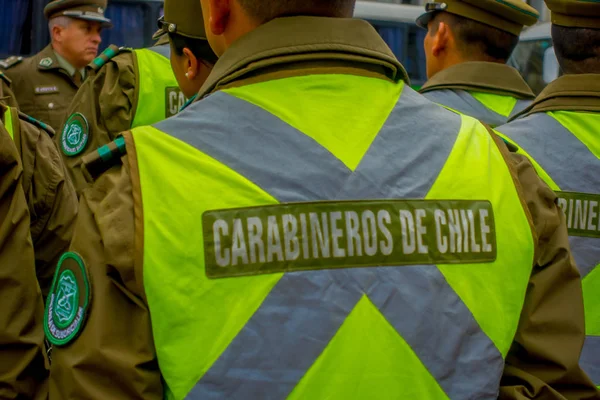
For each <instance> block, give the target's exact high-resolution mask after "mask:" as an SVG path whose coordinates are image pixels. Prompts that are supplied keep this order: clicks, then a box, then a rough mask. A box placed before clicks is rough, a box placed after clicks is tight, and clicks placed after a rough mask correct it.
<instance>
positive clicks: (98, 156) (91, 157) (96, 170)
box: [82, 136, 127, 182]
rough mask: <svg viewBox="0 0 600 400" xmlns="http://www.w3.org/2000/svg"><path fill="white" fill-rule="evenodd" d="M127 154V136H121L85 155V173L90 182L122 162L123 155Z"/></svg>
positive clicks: (83, 161)
mask: <svg viewBox="0 0 600 400" xmlns="http://www.w3.org/2000/svg"><path fill="white" fill-rule="evenodd" d="M125 154H127V148H126V147H125V138H123V136H119V137H117V138H116V139H115V140H114V141H112V142H110V143H109V144H106V145H104V146H102V147H100V148H98V150H96V151H93V152H91V153H89V154H87V155H85V156H84V157H83V159H82V171H83V174H84V175H85V177H86V179H87V180H88V181H89V182H93V181H95V180H96V179H98V177H99V176H100V175H102V174H103V173H105V172H106V171H108V170H109V169H111V168H112V167H114V166H115V165H119V164H121V157H123V156H124V155H125Z"/></svg>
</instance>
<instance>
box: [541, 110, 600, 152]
mask: <svg viewBox="0 0 600 400" xmlns="http://www.w3.org/2000/svg"><path fill="white" fill-rule="evenodd" d="M548 115H549V116H551V117H552V118H554V119H555V120H557V121H558V122H559V123H560V124H561V125H562V126H564V127H565V128H567V129H568V130H569V132H571V133H572V134H573V135H575V136H576V137H577V139H579V140H580V141H581V143H583V144H584V145H585V146H586V147H587V148H588V149H590V152H591V153H592V154H593V155H595V156H596V157H598V158H600V135H599V134H598V132H600V114H598V113H582V112H577V113H574V112H569V111H552V112H549V113H548Z"/></svg>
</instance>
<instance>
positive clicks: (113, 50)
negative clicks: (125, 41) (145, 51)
mask: <svg viewBox="0 0 600 400" xmlns="http://www.w3.org/2000/svg"><path fill="white" fill-rule="evenodd" d="M125 51H131V49H129V48H126V47H118V46H116V45H114V44H111V45H110V46H108V47H107V48H106V49H105V50H104V51H103V52H102V53H100V55H99V56H98V57H96V58H95V59H94V61H92V62H91V63H89V64H88V66H87V67H88V68H91V69H92V70H93V71H98V70H99V69H100V68H102V66H103V65H104V64H106V63H107V62H108V61H110V60H111V59H112V58H113V57H115V56H116V55H117V54H120V53H123V52H125Z"/></svg>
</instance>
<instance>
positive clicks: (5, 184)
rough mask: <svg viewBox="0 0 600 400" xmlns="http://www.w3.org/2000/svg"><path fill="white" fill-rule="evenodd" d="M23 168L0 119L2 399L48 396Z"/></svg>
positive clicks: (39, 399) (40, 399) (38, 399)
mask: <svg viewBox="0 0 600 400" xmlns="http://www.w3.org/2000/svg"><path fill="white" fill-rule="evenodd" d="M23 179H24V177H23V167H22V163H21V160H20V156H19V152H18V151H17V148H16V146H15V143H14V139H13V137H12V135H11V132H9V131H8V130H7V129H6V125H5V123H4V122H3V121H2V120H0V398H2V399H35V400H44V399H47V398H48V368H49V365H48V359H47V358H46V351H45V348H44V331H43V329H42V324H41V321H42V315H43V312H44V303H43V300H42V293H41V291H40V289H39V286H38V283H37V279H36V274H35V257H34V252H33V244H32V241H31V235H30V233H29V232H30V220H29V213H28V210H27V208H28V207H27V199H26V197H25V193H24V191H23Z"/></svg>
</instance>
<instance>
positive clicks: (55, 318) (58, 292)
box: [44, 252, 91, 346]
mask: <svg viewBox="0 0 600 400" xmlns="http://www.w3.org/2000/svg"><path fill="white" fill-rule="evenodd" d="M90 301H91V292H90V284H89V280H88V276H87V271H86V269H85V264H84V262H83V259H82V258H81V257H80V256H79V255H78V254H76V253H72V252H68V253H65V254H63V256H62V257H61V258H60V260H59V261H58V266H57V267H56V273H55V274H54V280H53V281H52V288H51V289H50V294H49V296H48V300H47V301H46V311H45V313H44V331H45V332H46V338H47V339H48V341H49V342H50V343H52V344H53V345H55V346H64V345H66V344H68V343H69V342H71V341H72V340H73V339H75V337H77V335H78V334H79V332H81V328H82V327H83V325H84V323H85V319H86V316H87V312H88V308H89V305H90Z"/></svg>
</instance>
